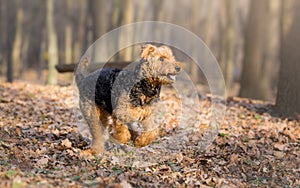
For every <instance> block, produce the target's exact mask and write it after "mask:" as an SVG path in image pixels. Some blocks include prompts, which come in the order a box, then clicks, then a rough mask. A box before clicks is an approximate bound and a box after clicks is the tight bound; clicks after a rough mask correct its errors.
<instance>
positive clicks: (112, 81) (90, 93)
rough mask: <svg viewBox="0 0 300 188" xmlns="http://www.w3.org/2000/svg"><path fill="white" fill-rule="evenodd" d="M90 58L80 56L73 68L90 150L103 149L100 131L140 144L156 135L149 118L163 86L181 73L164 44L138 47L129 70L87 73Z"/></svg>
mask: <svg viewBox="0 0 300 188" xmlns="http://www.w3.org/2000/svg"><path fill="white" fill-rule="evenodd" d="M89 63H90V60H89V59H88V58H86V57H84V58H82V59H81V62H80V63H79V64H78V67H77V70H76V76H75V80H76V84H77V87H78V89H79V106H80V109H81V112H82V114H83V116H84V118H85V120H86V122H87V124H88V126H89V129H90V133H91V135H92V150H93V152H95V153H101V152H103V151H104V150H105V148H104V141H105V139H104V136H103V134H104V130H105V129H108V130H109V132H110V135H111V137H112V138H113V139H114V140H116V141H117V142H118V143H122V144H128V143H129V142H130V141H132V143H133V144H134V146H135V147H144V146H147V145H149V144H150V143H152V142H153V141H154V140H155V139H156V138H157V137H158V135H159V130H158V126H157V125H155V123H154V122H153V120H152V118H151V114H152V112H153V110H155V106H156V104H157V102H158V101H159V98H160V91H161V87H162V86H163V85H171V84H173V83H174V82H175V77H176V75H178V74H179V73H180V72H181V69H182V68H181V66H180V63H179V62H177V61H176V60H175V57H174V55H173V53H172V50H171V49H170V48H169V47H167V46H165V45H164V46H160V47H157V46H154V45H151V44H146V45H144V46H142V50H141V53H140V60H139V61H138V62H137V65H136V66H135V68H134V69H133V70H125V69H123V70H122V69H117V68H104V69H100V70H96V71H95V72H93V73H88V66H89Z"/></svg>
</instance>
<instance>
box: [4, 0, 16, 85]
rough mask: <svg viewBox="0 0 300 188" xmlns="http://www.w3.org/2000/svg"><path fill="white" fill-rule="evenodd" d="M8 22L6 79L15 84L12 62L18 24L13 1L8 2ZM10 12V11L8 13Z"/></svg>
mask: <svg viewBox="0 0 300 188" xmlns="http://www.w3.org/2000/svg"><path fill="white" fill-rule="evenodd" d="M6 3H7V4H6V5H7V9H6V10H7V12H6V13H7V14H6V16H7V22H6V24H7V25H6V29H7V31H6V32H7V38H6V63H7V70H6V78H7V81H8V82H13V80H14V75H13V68H14V67H13V61H12V50H13V42H14V38H15V31H16V27H15V23H16V10H15V6H14V2H13V1H7V2H6ZM8 10H9V11H8Z"/></svg>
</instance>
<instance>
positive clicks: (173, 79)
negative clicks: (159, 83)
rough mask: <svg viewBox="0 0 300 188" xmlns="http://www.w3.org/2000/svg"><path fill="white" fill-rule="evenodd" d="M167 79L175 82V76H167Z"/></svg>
mask: <svg viewBox="0 0 300 188" xmlns="http://www.w3.org/2000/svg"><path fill="white" fill-rule="evenodd" d="M167 78H168V79H170V80H172V81H176V75H175V74H167Z"/></svg>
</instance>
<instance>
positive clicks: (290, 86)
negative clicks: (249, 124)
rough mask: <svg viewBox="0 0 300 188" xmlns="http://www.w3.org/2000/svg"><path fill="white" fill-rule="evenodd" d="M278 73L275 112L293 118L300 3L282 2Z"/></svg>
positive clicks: (298, 94) (297, 108)
mask: <svg viewBox="0 0 300 188" xmlns="http://www.w3.org/2000/svg"><path fill="white" fill-rule="evenodd" d="M281 7H282V17H281V48H280V61H281V63H280V72H279V82H278V92H277V98H276V106H275V112H276V113H277V114H279V115H283V116H288V117H295V116H297V115H298V117H299V114H300V84H299V80H300V74H299V73H300V63H299V59H300V53H299V45H300V36H299V31H300V22H299V20H300V12H299V9H300V1H298V0H284V1H282V5H281Z"/></svg>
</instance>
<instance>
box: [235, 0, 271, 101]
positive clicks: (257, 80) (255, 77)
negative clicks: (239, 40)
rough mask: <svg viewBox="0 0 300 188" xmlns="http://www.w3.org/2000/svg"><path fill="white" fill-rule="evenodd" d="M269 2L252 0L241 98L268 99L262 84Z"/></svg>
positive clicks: (246, 36) (266, 0)
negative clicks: (266, 15) (266, 17)
mask: <svg viewBox="0 0 300 188" xmlns="http://www.w3.org/2000/svg"><path fill="white" fill-rule="evenodd" d="M267 2H268V0H252V1H251V2H250V12H249V18H248V24H247V28H246V35H245V47H244V50H245V55H244V60H243V70H242V78H241V89H240V93H239V95H240V96H241V97H248V98H255V99H267V97H268V93H267V92H268V91H267V89H266V88H264V87H263V86H264V85H263V84H262V83H261V82H262V80H261V75H262V71H264V70H262V69H261V67H262V66H261V65H262V62H263V46H264V44H263V41H264V40H263V37H264V32H265V24H266V23H265V19H264V17H265V11H266V5H267Z"/></svg>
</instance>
